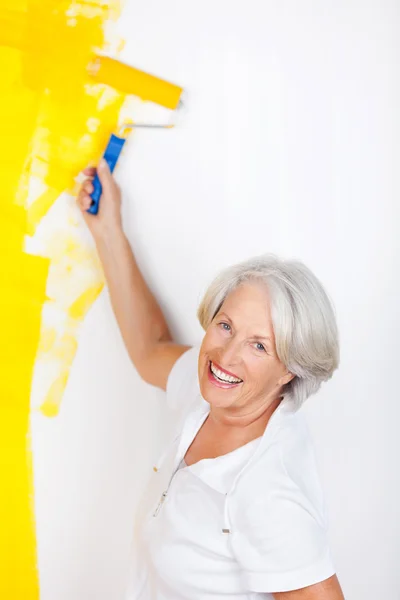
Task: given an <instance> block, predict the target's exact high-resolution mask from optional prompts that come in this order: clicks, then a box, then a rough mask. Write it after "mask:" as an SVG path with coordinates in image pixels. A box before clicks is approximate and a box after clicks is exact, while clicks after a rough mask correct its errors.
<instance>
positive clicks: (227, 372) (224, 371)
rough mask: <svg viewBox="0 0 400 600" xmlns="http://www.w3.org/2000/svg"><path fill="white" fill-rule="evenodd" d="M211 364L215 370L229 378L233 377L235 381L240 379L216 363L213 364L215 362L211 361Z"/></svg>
mask: <svg viewBox="0 0 400 600" xmlns="http://www.w3.org/2000/svg"><path fill="white" fill-rule="evenodd" d="M211 362H212V364H213V365H214V367H217V369H219V370H220V371H222V372H223V373H226V375H230V376H231V377H234V378H235V379H242V378H241V377H239V375H236V374H235V373H231V372H230V371H227V370H226V369H223V368H222V367H221V365H219V364H218V363H216V362H215V360H212V361H211Z"/></svg>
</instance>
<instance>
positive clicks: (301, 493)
mask: <svg viewBox="0 0 400 600" xmlns="http://www.w3.org/2000/svg"><path fill="white" fill-rule="evenodd" d="M294 450H295V451H296V448H294ZM274 452H275V456H274V457H272V459H270V460H269V464H268V465H265V466H266V467H267V469H268V473H269V474H268V473H267V471H265V475H264V480H265V485H264V486H262V490H264V492H265V493H264V492H263V491H262V492H261V493H259V494H257V493H256V492H255V493H253V499H250V501H249V502H248V504H247V506H246V508H245V509H244V510H243V511H242V516H241V517H239V515H238V522H239V523H240V527H238V531H237V532H236V535H235V531H233V537H235V538H236V539H235V542H234V543H235V546H236V554H237V558H238V560H239V563H240V565H241V568H242V571H243V576H244V578H245V581H246V585H247V587H248V589H249V590H250V591H253V592H262V593H277V592H288V591H292V590H297V589H301V588H304V587H307V586H310V585H314V584H316V583H319V582H321V581H324V580H325V579H328V578H329V577H331V576H332V575H334V574H335V569H334V566H333V563H332V559H331V555H330V550H329V547H328V541H327V523H326V511H325V503H324V498H323V495H322V490H321V487H320V484H319V480H318V474H317V469H316V464H315V462H314V455H313V448H312V446H309V445H308V444H306V445H305V447H304V445H303V446H302V447H298V448H297V456H296V452H295V454H293V455H292V456H289V458H288V457H285V458H283V457H282V448H276V449H275V451H274ZM261 476H262V475H261ZM258 478H260V472H258ZM250 488H251V486H250Z"/></svg>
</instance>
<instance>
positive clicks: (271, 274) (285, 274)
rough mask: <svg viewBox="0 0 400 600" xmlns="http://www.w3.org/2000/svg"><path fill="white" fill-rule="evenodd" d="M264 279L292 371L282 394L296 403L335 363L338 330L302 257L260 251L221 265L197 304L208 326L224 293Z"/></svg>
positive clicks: (283, 356)
mask: <svg viewBox="0 0 400 600" xmlns="http://www.w3.org/2000/svg"><path fill="white" fill-rule="evenodd" d="M254 280H256V281H257V280H258V281H260V280H261V281H263V282H264V283H265V284H266V285H267V287H268V291H269V296H270V303H271V317H272V323H273V329H274V334H275V344H276V351H277V355H278V357H279V359H280V360H281V362H282V363H283V364H284V365H285V367H286V368H287V369H288V371H290V372H291V373H292V374H293V375H295V377H294V378H293V379H292V380H291V381H290V382H289V383H288V384H286V385H285V386H284V388H283V391H282V394H283V397H284V398H289V399H290V401H291V402H293V403H294V405H295V407H296V409H297V408H300V406H301V405H302V404H303V403H304V401H305V400H306V399H307V398H308V397H309V396H311V394H315V393H316V392H317V391H318V389H319V388H320V385H321V383H322V382H323V381H327V380H328V379H330V378H331V377H332V374H333V372H334V371H335V369H337V367H338V365H339V335H338V329H337V323H336V317H335V312H334V308H333V305H332V303H331V301H330V299H329V297H328V295H327V293H326V291H325V290H324V288H323V286H322V284H321V282H320V281H319V280H318V279H317V277H316V276H315V275H314V274H313V273H312V272H311V271H310V269H308V267H306V266H305V265H304V264H303V263H302V262H300V261H297V260H283V259H280V258H278V257H277V256H275V255H273V254H263V255H261V256H256V257H254V258H250V259H249V260H246V261H244V262H241V263H238V264H236V265H232V266H230V267H228V268H226V269H224V270H223V271H222V272H221V273H220V274H219V275H218V276H217V277H216V278H215V279H214V280H213V281H212V283H211V285H210V286H209V287H208V289H207V291H206V293H205V294H204V296H203V299H202V300H201V303H200V305H199V307H198V310H197V318H198V319H199V322H200V325H201V326H202V328H203V329H204V330H206V329H207V327H208V326H209V324H210V323H211V321H212V320H213V318H214V317H215V315H216V314H217V313H218V311H219V310H220V308H221V306H222V304H223V302H224V300H225V298H226V297H227V296H228V294H229V293H230V292H232V291H233V290H234V289H235V288H236V287H238V286H239V285H240V284H242V283H245V282H251V281H254Z"/></svg>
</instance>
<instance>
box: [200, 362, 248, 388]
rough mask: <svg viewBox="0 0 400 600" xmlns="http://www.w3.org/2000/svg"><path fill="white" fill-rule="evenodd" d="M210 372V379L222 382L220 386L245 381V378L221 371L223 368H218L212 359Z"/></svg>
mask: <svg viewBox="0 0 400 600" xmlns="http://www.w3.org/2000/svg"><path fill="white" fill-rule="evenodd" d="M208 372H209V378H210V379H212V380H214V381H215V382H216V383H219V384H221V385H220V386H219V387H233V386H236V385H239V384H240V383H243V379H239V378H238V377H233V376H232V375H228V374H227V373H225V372H224V371H221V369H218V367H216V366H215V365H214V364H213V362H212V361H210V363H209V369H208Z"/></svg>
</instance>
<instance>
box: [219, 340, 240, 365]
mask: <svg viewBox="0 0 400 600" xmlns="http://www.w3.org/2000/svg"><path fill="white" fill-rule="evenodd" d="M220 362H221V366H222V367H225V369H229V370H231V371H234V367H235V365H236V366H237V365H238V364H239V363H240V342H239V341H238V340H235V339H233V338H231V339H230V340H227V341H226V343H225V344H224V345H223V347H222V349H221V356H220Z"/></svg>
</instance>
